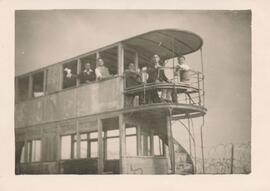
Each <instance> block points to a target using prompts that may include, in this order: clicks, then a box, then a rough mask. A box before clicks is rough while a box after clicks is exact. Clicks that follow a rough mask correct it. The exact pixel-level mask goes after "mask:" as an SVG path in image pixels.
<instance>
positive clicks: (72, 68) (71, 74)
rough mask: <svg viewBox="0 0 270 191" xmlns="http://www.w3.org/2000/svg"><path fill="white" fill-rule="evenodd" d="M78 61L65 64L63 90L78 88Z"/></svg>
mask: <svg viewBox="0 0 270 191" xmlns="http://www.w3.org/2000/svg"><path fill="white" fill-rule="evenodd" d="M76 83H77V60H74V61H72V62H69V63H66V64H63V89H65V88H70V87H74V86H76Z"/></svg>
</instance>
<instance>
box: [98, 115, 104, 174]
mask: <svg viewBox="0 0 270 191" xmlns="http://www.w3.org/2000/svg"><path fill="white" fill-rule="evenodd" d="M103 170H104V156H103V137H102V121H101V119H98V174H102V173H103Z"/></svg>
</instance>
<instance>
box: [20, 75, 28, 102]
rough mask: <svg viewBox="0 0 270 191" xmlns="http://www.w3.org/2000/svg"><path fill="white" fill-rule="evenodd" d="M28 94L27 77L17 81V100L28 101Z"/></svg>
mask: <svg viewBox="0 0 270 191" xmlns="http://www.w3.org/2000/svg"><path fill="white" fill-rule="evenodd" d="M28 94H29V76H26V77H23V78H19V79H18V96H19V100H21V101H23V100H26V99H28Z"/></svg>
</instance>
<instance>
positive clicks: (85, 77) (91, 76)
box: [79, 62, 96, 83]
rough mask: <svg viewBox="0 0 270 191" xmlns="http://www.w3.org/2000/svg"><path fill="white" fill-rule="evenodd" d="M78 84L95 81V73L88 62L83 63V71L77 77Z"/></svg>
mask: <svg viewBox="0 0 270 191" xmlns="http://www.w3.org/2000/svg"><path fill="white" fill-rule="evenodd" d="M79 79H80V83H90V82H92V81H94V80H95V79H96V75H95V72H94V71H93V70H92V69H91V64H90V62H87V63H85V65H84V70H83V71H82V72H81V73H80V75H79Z"/></svg>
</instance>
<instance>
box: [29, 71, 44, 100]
mask: <svg viewBox="0 0 270 191" xmlns="http://www.w3.org/2000/svg"><path fill="white" fill-rule="evenodd" d="M43 87H44V71H42V72H38V73H36V74H34V75H33V89H32V96H33V97H40V96H43V95H44V88H43Z"/></svg>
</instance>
